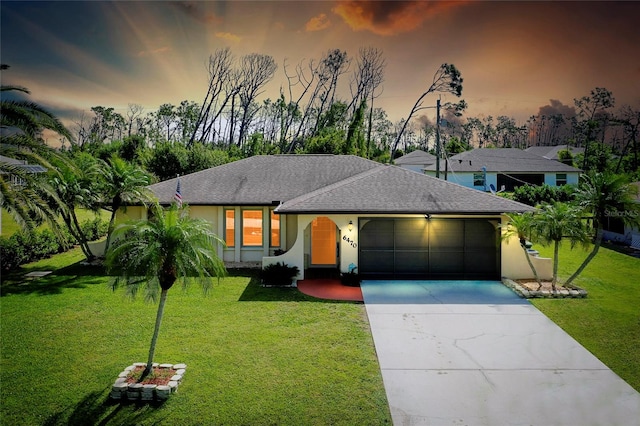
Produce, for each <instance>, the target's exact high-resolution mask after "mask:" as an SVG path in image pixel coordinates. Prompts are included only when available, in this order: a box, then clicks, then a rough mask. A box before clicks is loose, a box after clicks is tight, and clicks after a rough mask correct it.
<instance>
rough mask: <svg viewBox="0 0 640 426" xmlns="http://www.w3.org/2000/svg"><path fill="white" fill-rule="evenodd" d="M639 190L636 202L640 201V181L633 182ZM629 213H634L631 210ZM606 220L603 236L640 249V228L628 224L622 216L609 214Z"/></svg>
mask: <svg viewBox="0 0 640 426" xmlns="http://www.w3.org/2000/svg"><path fill="white" fill-rule="evenodd" d="M631 185H633V186H635V187H636V188H637V191H638V195H637V196H636V202H637V203H640V182H633V183H631ZM629 214H633V213H631V212H629ZM605 220H606V222H605V223H604V224H603V228H604V233H603V235H602V237H603V238H604V239H605V240H608V241H615V242H617V243H621V244H626V245H629V246H631V247H635V248H637V249H640V229H638V228H637V227H631V226H629V225H626V224H625V223H624V222H623V221H622V218H621V217H616V216H607V217H605Z"/></svg>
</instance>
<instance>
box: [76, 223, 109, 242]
mask: <svg viewBox="0 0 640 426" xmlns="http://www.w3.org/2000/svg"><path fill="white" fill-rule="evenodd" d="M108 227H109V224H108V223H107V222H104V221H102V220H101V219H100V218H99V217H96V218H95V219H87V220H85V221H84V222H82V223H81V224H80V228H81V229H82V233H83V234H84V236H85V238H86V239H87V241H95V240H99V239H100V238H102V237H104V236H105V235H107V229H108Z"/></svg>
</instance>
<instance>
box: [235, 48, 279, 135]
mask: <svg viewBox="0 0 640 426" xmlns="http://www.w3.org/2000/svg"><path fill="white" fill-rule="evenodd" d="M277 68H278V66H277V65H276V61H275V60H274V59H273V57H272V56H269V55H260V54H258V53H251V54H249V55H245V56H243V57H242V68H241V71H240V81H239V84H238V97H239V99H240V110H241V112H240V114H241V115H240V128H239V136H238V143H239V144H240V145H242V144H243V143H244V140H245V138H246V133H247V128H248V127H249V124H250V123H251V120H252V119H253V117H254V116H255V114H256V112H257V111H258V107H257V102H256V100H257V97H258V95H260V94H261V93H262V92H263V91H264V90H263V88H264V86H265V85H266V84H267V83H268V82H269V81H271V79H273V76H274V74H275V72H276V69H277Z"/></svg>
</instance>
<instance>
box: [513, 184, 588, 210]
mask: <svg viewBox="0 0 640 426" xmlns="http://www.w3.org/2000/svg"><path fill="white" fill-rule="evenodd" d="M574 193H575V186H573V185H562V186H549V185H547V184H544V185H523V186H518V187H516V188H515V189H514V190H513V196H512V199H513V200H515V201H518V202H520V203H524V204H528V205H530V206H537V205H539V204H544V203H547V204H553V203H556V202H562V203H566V202H569V201H572V200H573V197H574Z"/></svg>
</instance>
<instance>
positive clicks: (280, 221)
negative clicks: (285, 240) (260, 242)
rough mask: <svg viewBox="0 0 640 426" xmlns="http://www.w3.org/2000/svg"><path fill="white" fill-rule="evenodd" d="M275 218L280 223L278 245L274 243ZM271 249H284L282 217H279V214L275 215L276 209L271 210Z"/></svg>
mask: <svg viewBox="0 0 640 426" xmlns="http://www.w3.org/2000/svg"><path fill="white" fill-rule="evenodd" d="M274 218H275V219H277V222H278V242H277V244H274V243H273V224H274ZM269 247H270V248H280V247H282V216H281V215H279V214H275V209H269Z"/></svg>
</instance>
